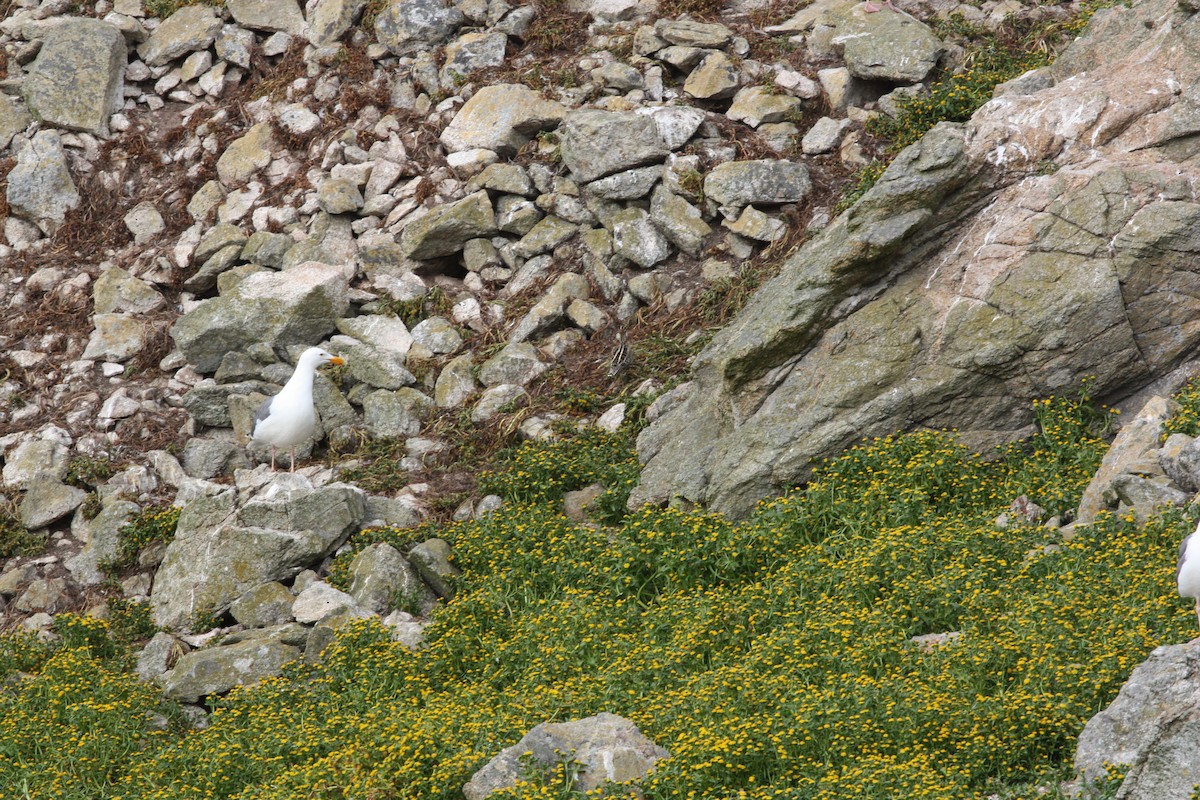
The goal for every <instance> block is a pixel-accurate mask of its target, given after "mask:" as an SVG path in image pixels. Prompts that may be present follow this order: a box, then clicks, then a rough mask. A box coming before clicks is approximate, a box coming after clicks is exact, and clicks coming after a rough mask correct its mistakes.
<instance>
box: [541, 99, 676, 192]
mask: <svg viewBox="0 0 1200 800" xmlns="http://www.w3.org/2000/svg"><path fill="white" fill-rule="evenodd" d="M560 152H561V154H562V160H563V163H564V164H565V165H566V166H567V168H568V169H569V170H571V175H572V176H573V177H574V178H575V180H577V181H582V182H587V181H594V180H596V179H597V178H603V177H604V176H606V175H611V174H613V173H614V172H621V171H624V170H628V169H632V168H634V167H640V166H644V165H646V164H650V163H654V162H659V161H662V160H663V159H665V158H666V157H667V155H668V154H669V153H670V148H668V147H667V145H666V143H665V142H663V140H662V137H660V136H659V134H658V128H657V126H656V125H655V124H654V120H652V119H647V118H646V116H645V115H641V114H634V113H632V112H628V113H627V112H612V111H598V110H594V109H584V110H581V111H575V112H572V113H571V114H569V115H568V116H567V117H566V119H565V121H564V122H563V126H562V132H561V144H560Z"/></svg>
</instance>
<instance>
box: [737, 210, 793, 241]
mask: <svg viewBox="0 0 1200 800" xmlns="http://www.w3.org/2000/svg"><path fill="white" fill-rule="evenodd" d="M725 227H726V228H728V229H729V230H731V231H733V232H734V233H736V234H737V235H738V236H744V237H746V238H747V239H753V240H755V241H757V242H773V241H775V240H776V239H780V238H782V237H783V235H784V234H785V233H787V226H786V225H784V224H783V222H781V221H780V220H778V219H776V218H775V217H769V216H767V215H766V214H764V213H763V212H761V211H759V210H758V209H757V208H755V207H754V206H746V207H745V208H744V209H742V214H741V216H739V217H738V218H737V219H736V220H734V221H732V222H728V221H727V222H726V223H725Z"/></svg>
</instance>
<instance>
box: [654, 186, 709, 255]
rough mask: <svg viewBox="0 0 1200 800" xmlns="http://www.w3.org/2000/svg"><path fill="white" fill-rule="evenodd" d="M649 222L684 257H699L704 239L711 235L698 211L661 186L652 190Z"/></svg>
mask: <svg viewBox="0 0 1200 800" xmlns="http://www.w3.org/2000/svg"><path fill="white" fill-rule="evenodd" d="M650 218H651V220H652V221H653V222H654V225H655V226H656V227H657V228H658V229H659V230H660V231H662V232H663V233H664V234H665V235H666V237H667V238H668V239H670V240H671V243H672V244H674V245H675V246H676V247H678V248H679V249H680V250H682V251H683V252H685V253H687V254H688V255H693V256H695V255H699V254H700V251H701V249H702V248H703V247H704V239H705V238H706V237H707V236H708V235H709V234H710V233H712V228H710V227H709V226H708V223H706V222H705V221H704V217H703V216H702V215H701V214H700V210H699V209H698V208H696V207H695V206H693V205H692V204H691V203H689V202H688V201H687V200H685V199H683V198H682V197H680V196H678V195H676V194H672V193H671V192H670V191H668V190H667V188H666V187H665V186H659V187H658V188H657V189H655V190H654V195H653V197H652V198H651V200H650Z"/></svg>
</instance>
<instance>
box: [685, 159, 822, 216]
mask: <svg viewBox="0 0 1200 800" xmlns="http://www.w3.org/2000/svg"><path fill="white" fill-rule="evenodd" d="M810 191H812V181H811V180H810V179H809V176H808V168H807V167H805V166H804V165H803V164H797V163H795V162H793V161H784V160H770V159H766V160H761V161H727V162H725V163H724V164H718V165H717V166H716V167H714V168H713V170H712V172H710V173H709V174H708V176H707V177H706V178H705V179H704V194H705V196H706V197H709V198H712V199H713V200H714V201H715V202H717V203H719V204H720V205H723V206H733V207H737V208H740V207H742V206H748V205H751V204H759V203H762V204H768V205H778V204H782V203H796V202H799V201H800V200H803V199H804V198H805V197H806V196H808V193H809V192H810Z"/></svg>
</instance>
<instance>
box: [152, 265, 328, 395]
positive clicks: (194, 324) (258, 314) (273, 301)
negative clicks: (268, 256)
mask: <svg viewBox="0 0 1200 800" xmlns="http://www.w3.org/2000/svg"><path fill="white" fill-rule="evenodd" d="M348 291H349V288H348V282H347V278H346V273H345V271H344V270H343V269H342V268H341V267H334V266H329V265H326V264H317V263H315V262H314V263H307V264H303V265H301V266H299V267H294V268H292V269H289V270H287V271H286V272H255V273H253V274H251V275H248V276H246V278H245V279H244V280H242V281H241V282H240V283H238V284H237V286H235V287H234V288H233V290H232V291H231V292H230V293H229V294H228V295H224V296H221V297H214V298H212V299H210V300H205V301H203V302H202V303H200V304H199V305H198V306H197V307H196V308H194V309H193V310H192V311H190V312H188V313H187V314H184V315H183V316H182V317H180V318H179V320H178V321H177V322H176V323H175V325H174V326H173V327H172V328H171V337H172V338H173V339H174V340H175V344H176V345H178V346H179V349H180V351H181V352H182V353H183V355H184V357H186V358H187V360H188V362H189V363H191V364H192V365H193V366H195V367H196V369H198V370H200V371H201V372H213V371H215V370H216V369H217V367H219V366H220V365H221V359H222V358H224V357H225V354H226V353H229V352H232V351H235V350H245V349H246V348H247V347H249V346H250V345H252V344H259V343H263V342H265V343H266V344H269V345H271V346H272V347H287V346H289V345H294V344H315V343H316V342H318V341H320V340H321V339H322V337H324V336H325V335H326V334H327V333H329V332H330V331H332V330H333V329H334V326H335V324H336V322H337V320H338V318H340V317H341V316H342V315H344V314H345V313H346V310H347V309H348V308H349V306H350V301H349V299H348Z"/></svg>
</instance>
